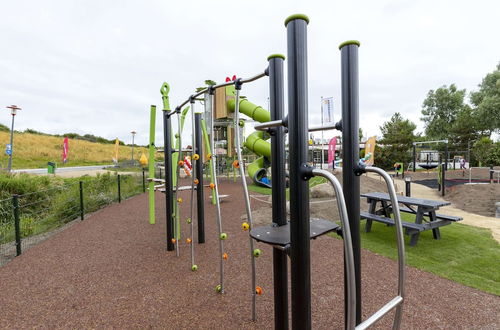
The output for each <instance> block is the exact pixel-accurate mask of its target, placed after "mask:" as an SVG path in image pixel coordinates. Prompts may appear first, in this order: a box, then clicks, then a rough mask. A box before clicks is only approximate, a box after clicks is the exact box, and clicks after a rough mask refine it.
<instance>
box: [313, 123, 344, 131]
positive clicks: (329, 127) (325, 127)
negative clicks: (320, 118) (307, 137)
mask: <svg viewBox="0 0 500 330" xmlns="http://www.w3.org/2000/svg"><path fill="white" fill-rule="evenodd" d="M332 129H336V130H339V131H340V130H342V122H341V121H339V122H337V123H331V124H326V125H320V126H311V127H309V132H318V131H328V130H332Z"/></svg>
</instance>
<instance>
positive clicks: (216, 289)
mask: <svg viewBox="0 0 500 330" xmlns="http://www.w3.org/2000/svg"><path fill="white" fill-rule="evenodd" d="M215 292H217V293H220V292H222V285H220V284H219V285H217V286H216V287H215Z"/></svg>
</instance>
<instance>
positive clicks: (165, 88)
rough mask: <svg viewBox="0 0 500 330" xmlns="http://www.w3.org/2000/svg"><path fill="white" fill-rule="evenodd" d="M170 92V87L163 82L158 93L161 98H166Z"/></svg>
mask: <svg viewBox="0 0 500 330" xmlns="http://www.w3.org/2000/svg"><path fill="white" fill-rule="evenodd" d="M169 92H170V86H169V85H168V84H167V83H166V82H164V83H163V85H161V89H160V93H161V95H163V96H168V93H169Z"/></svg>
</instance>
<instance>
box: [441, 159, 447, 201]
mask: <svg viewBox="0 0 500 330" xmlns="http://www.w3.org/2000/svg"><path fill="white" fill-rule="evenodd" d="M441 167H442V168H441V196H444V192H445V190H446V163H445V164H441Z"/></svg>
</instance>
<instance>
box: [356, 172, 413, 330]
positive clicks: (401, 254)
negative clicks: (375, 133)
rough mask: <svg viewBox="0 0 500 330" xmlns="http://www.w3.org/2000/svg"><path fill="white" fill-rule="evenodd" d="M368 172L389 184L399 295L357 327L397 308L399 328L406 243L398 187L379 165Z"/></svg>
mask: <svg viewBox="0 0 500 330" xmlns="http://www.w3.org/2000/svg"><path fill="white" fill-rule="evenodd" d="M363 170H364V171H366V172H372V173H377V174H379V175H380V176H381V177H382V178H383V179H384V181H385V183H386V185H387V191H388V192H389V196H390V198H391V204H392V210H393V213H394V225H395V227H396V238H397V247H398V295H397V296H396V297H395V298H393V299H392V300H391V301H389V302H388V303H387V304H385V305H384V306H383V307H382V308H381V309H379V310H378V311H377V312H375V313H374V314H373V315H372V316H370V317H369V318H368V319H366V320H365V321H364V322H362V323H360V324H359V325H358V326H357V327H356V329H366V328H368V327H370V326H371V325H372V324H374V323H375V322H377V321H378V320H379V319H380V318H382V317H383V316H384V315H386V314H387V313H389V312H390V311H391V310H392V309H394V308H396V313H395V315H394V322H393V326H392V328H393V329H399V328H400V326H401V317H402V315H403V302H404V297H405V281H406V274H405V243H404V236H403V225H402V222H401V214H400V212H399V204H398V198H397V195H396V189H395V188H394V183H393V182H392V178H391V177H390V176H389V174H387V172H386V171H384V170H382V169H380V168H378V167H365V168H364V169H363Z"/></svg>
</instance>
